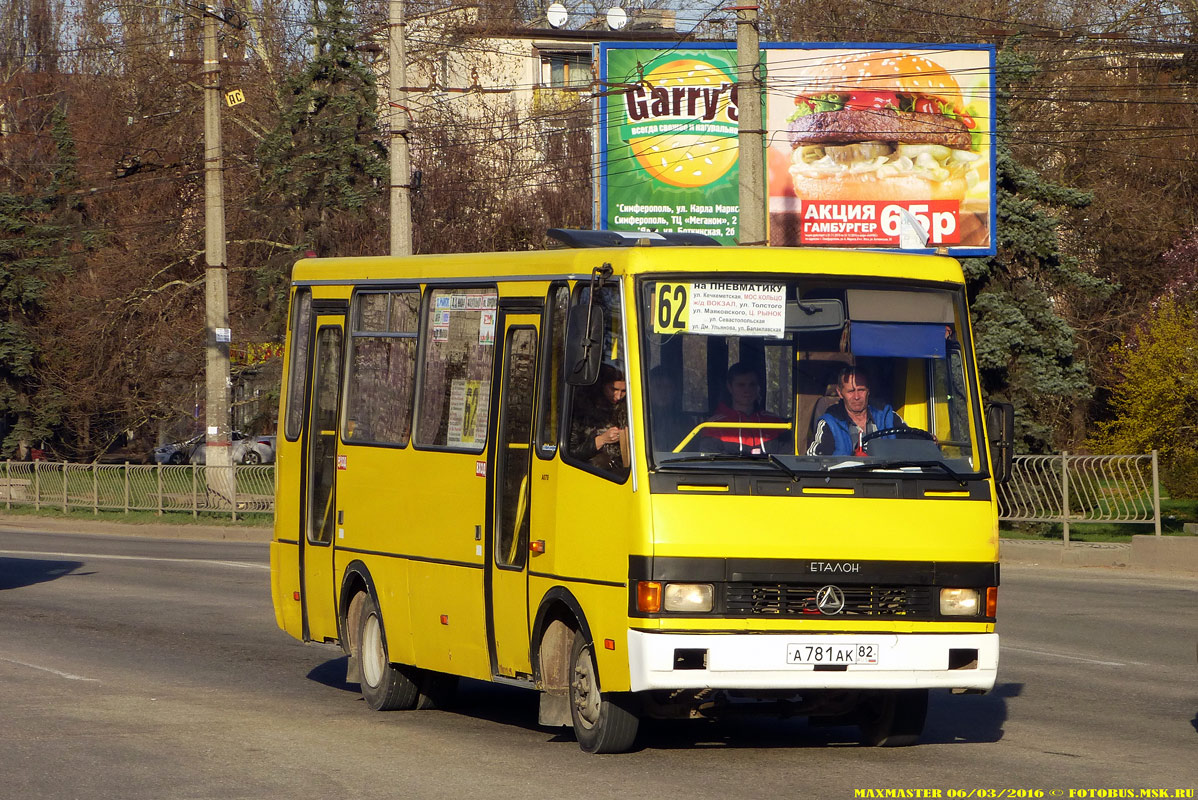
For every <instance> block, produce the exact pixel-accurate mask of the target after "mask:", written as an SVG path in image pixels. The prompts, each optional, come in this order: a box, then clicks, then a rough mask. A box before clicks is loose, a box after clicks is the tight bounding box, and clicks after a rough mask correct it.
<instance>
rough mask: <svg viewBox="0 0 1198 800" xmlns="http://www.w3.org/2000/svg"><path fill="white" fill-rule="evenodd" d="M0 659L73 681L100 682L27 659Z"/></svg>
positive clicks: (96, 679)
mask: <svg viewBox="0 0 1198 800" xmlns="http://www.w3.org/2000/svg"><path fill="white" fill-rule="evenodd" d="M0 661H7V662H8V663H9V664H16V665H17V666H19V667H29V669H40V670H41V671H42V672H50V673H53V674H54V675H57V676H59V677H60V678H66V679H68V680H72V681H88V682H90V683H99V682H100V679H99V678H85V677H83V676H82V675H72V674H71V673H69V672H63V671H62V670H60V669H53V668H51V667H42V666H38V665H37V664H29V663H27V662H25V661H17V660H16V659H15V658H4V657H3V656H0Z"/></svg>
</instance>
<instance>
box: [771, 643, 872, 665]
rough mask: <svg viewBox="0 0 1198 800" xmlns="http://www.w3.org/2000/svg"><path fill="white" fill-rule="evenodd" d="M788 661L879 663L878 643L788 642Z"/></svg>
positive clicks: (798, 662)
mask: <svg viewBox="0 0 1198 800" xmlns="http://www.w3.org/2000/svg"><path fill="white" fill-rule="evenodd" d="M786 663H787V664H811V665H815V666H825V665H826V666H835V667H843V666H847V665H849V664H877V663H878V645H877V644H875V643H873V642H837V643H836V644H788V645H786Z"/></svg>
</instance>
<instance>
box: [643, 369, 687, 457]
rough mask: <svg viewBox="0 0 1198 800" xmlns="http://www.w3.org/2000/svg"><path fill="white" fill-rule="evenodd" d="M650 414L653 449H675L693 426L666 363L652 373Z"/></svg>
mask: <svg viewBox="0 0 1198 800" xmlns="http://www.w3.org/2000/svg"><path fill="white" fill-rule="evenodd" d="M649 412H650V417H649V424H650V426H651V427H652V429H653V449H654V450H673V449H674V448H675V447H677V446H678V444H679V442H681V441H682V439H683V437H684V436H686V435H687V434H688V433H690V432H691V428H692V427H693V425H694V423H693V422H688V421H687V419H686V417H685V415H684V412H683V411H682V393H681V392H680V391H678V381H677V380H675V379H674V374H673V373H672V372H670V370H669V368H668V367H666V365H665V364H658V365H657V366H656V367H654V368H653V369H651V370H649Z"/></svg>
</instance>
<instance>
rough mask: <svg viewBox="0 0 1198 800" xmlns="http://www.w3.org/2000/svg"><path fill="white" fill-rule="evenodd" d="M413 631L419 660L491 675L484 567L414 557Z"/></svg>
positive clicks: (427, 665) (462, 671)
mask: <svg viewBox="0 0 1198 800" xmlns="http://www.w3.org/2000/svg"><path fill="white" fill-rule="evenodd" d="M410 569H411V573H412V593H411V597H412V634H413V636H414V638H415V646H416V663H417V664H418V665H419V666H421V667H423V668H425V669H432V670H436V671H438V672H449V673H452V674H454V675H464V676H466V677H468V678H478V679H480V680H490V678H491V662H490V657H489V656H488V654H487V648H486V643H487V630H486V626H485V623H484V621H483V615H482V613H481V611H482V607H483V604H482V597H483V571H482V570H481V569H470V568H467V567H462V566H458V565H454V564H431V563H428V562H420V561H414V562H412V563H411V566H410Z"/></svg>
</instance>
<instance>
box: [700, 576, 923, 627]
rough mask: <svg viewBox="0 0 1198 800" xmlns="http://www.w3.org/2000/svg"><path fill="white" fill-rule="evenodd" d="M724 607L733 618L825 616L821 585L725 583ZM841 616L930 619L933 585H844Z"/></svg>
mask: <svg viewBox="0 0 1198 800" xmlns="http://www.w3.org/2000/svg"><path fill="white" fill-rule="evenodd" d="M725 587H726V588H725V594H724V608H725V610H726V612H727V613H728V614H730V615H734V616H757V615H776V616H783V617H785V616H812V615H814V616H823V615H824V614H823V612H821V611H820V609H819V606H818V605H817V603H816V597H815V596H816V592H818V591H819V589H820V587H819V586H813V585H809V584H796V583H739V582H738V583H728V584H725ZM840 589H841V591H843V592H844V609H843V610H842V611H840V612H839V614H837V615H836V616H841V617H925V618H926V617H931V616H933V612H932V587H930V586H841V587H840Z"/></svg>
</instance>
